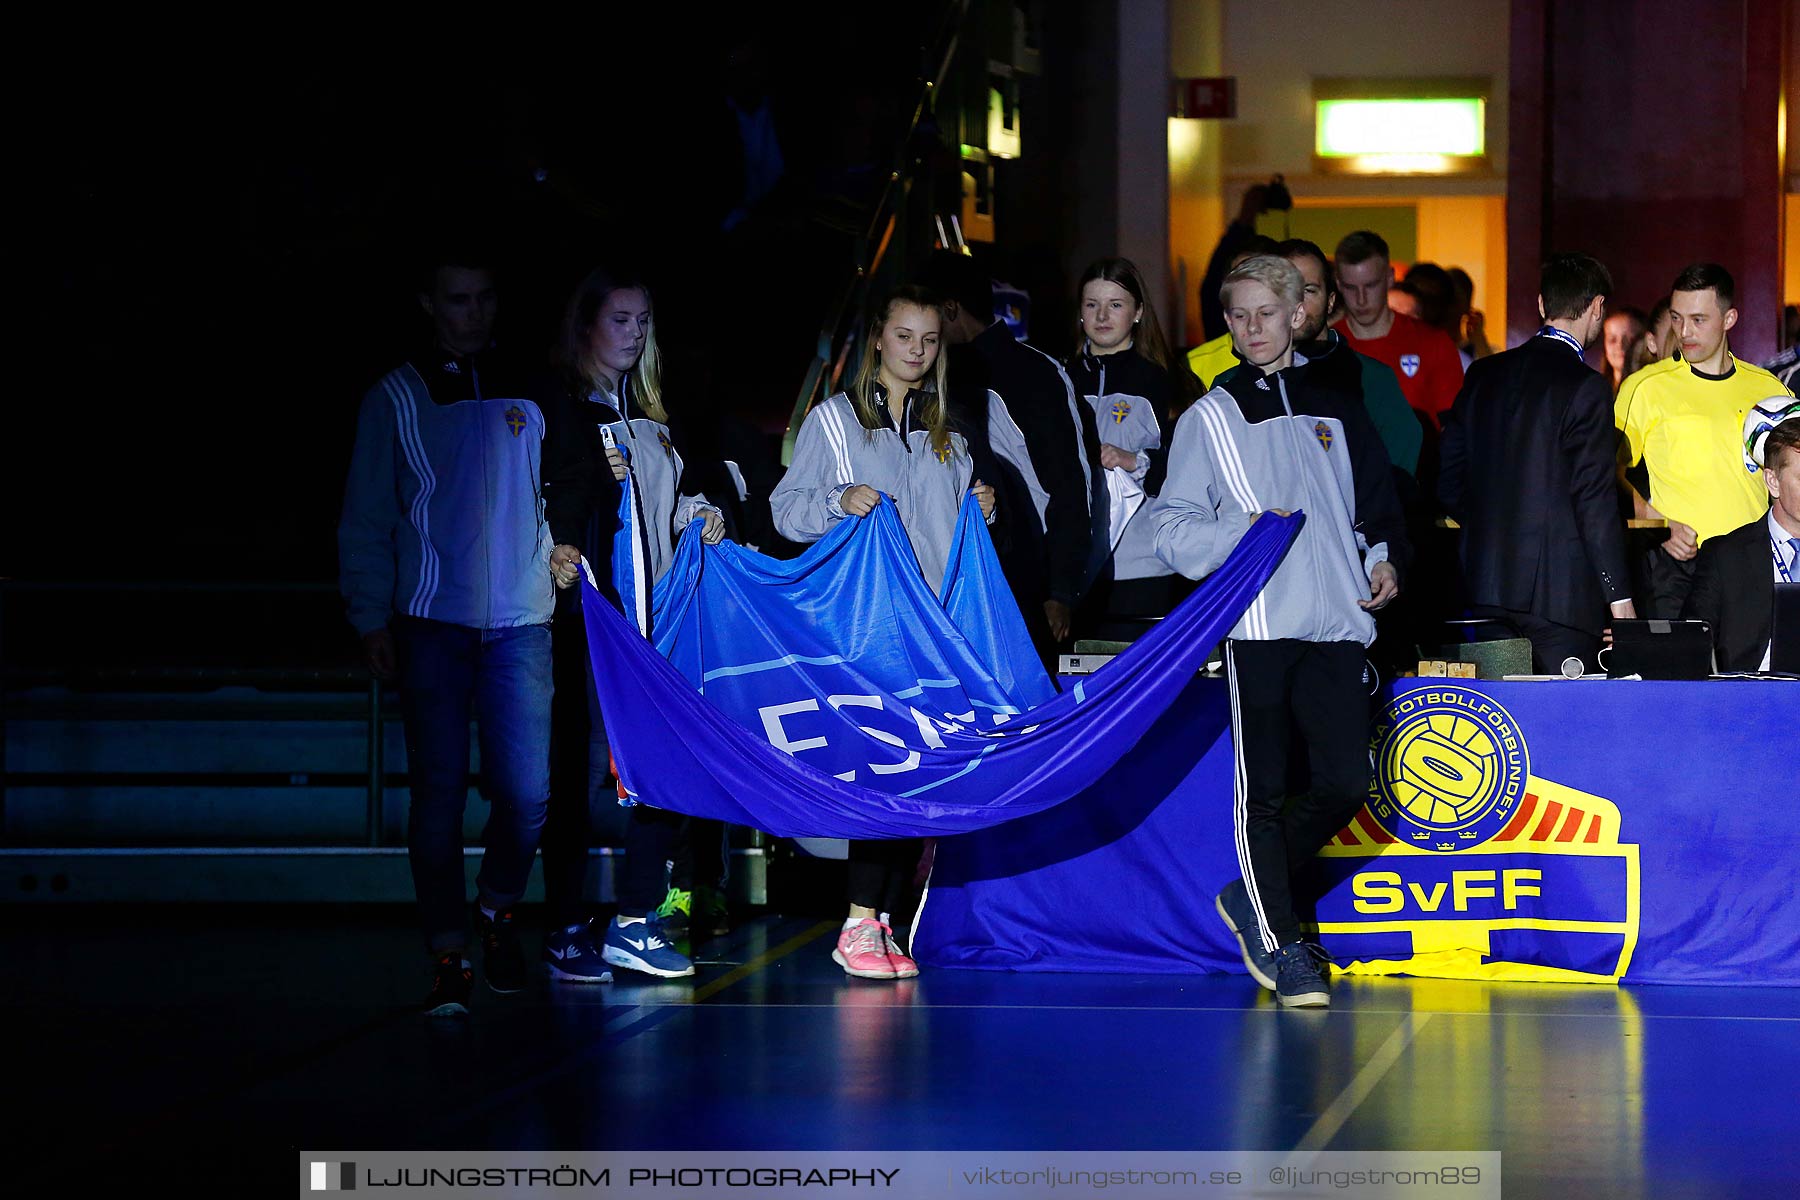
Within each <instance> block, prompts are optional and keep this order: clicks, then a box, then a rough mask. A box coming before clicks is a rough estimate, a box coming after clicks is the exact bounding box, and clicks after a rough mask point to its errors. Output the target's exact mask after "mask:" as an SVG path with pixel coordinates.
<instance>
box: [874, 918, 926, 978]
mask: <svg viewBox="0 0 1800 1200" xmlns="http://www.w3.org/2000/svg"><path fill="white" fill-rule="evenodd" d="M881 930H882V933H881V941H882V944H883V945H884V946H885V947H886V948H887V956H888V961H889V962H891V963H893V964H894V978H895V979H913V978H916V977H917V976H918V974H919V964H918V963H916V962H914V961H913V960H912V959H910V958H908V957H906V955H904V954H902V953H900V943H898V942H896V941H895V940H894V931H893V930H892V929H889V928H888V927H887V926H886V925H883V926H882V927H881Z"/></svg>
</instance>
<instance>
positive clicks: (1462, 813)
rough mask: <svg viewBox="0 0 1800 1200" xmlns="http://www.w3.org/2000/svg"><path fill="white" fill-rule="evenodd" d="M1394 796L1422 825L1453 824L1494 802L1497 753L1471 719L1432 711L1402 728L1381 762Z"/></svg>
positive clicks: (1471, 817)
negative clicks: (1384, 761) (1383, 761)
mask: <svg viewBox="0 0 1800 1200" xmlns="http://www.w3.org/2000/svg"><path fill="white" fill-rule="evenodd" d="M1385 766H1386V774H1387V778H1388V787H1389V790H1390V792H1391V793H1392V795H1393V798H1394V801H1395V802H1396V803H1397V804H1399V806H1400V807H1401V808H1402V809H1403V810H1405V812H1406V814H1407V815H1408V816H1410V817H1411V818H1412V819H1413V820H1415V821H1417V822H1418V823H1419V824H1421V825H1426V826H1430V827H1432V828H1436V829H1453V828H1456V827H1457V826H1460V825H1466V824H1468V823H1469V822H1470V821H1473V820H1474V819H1475V818H1476V817H1478V816H1480V815H1481V814H1482V812H1483V811H1485V810H1486V809H1487V808H1488V806H1489V805H1491V804H1492V803H1493V801H1494V797H1495V796H1496V795H1497V794H1498V791H1499V788H1498V784H1499V782H1500V753H1499V750H1498V748H1497V747H1496V746H1495V745H1494V740H1493V738H1491V737H1490V736H1489V735H1488V732H1487V730H1485V729H1483V728H1482V727H1481V726H1480V725H1478V724H1476V723H1475V722H1474V721H1471V720H1468V719H1467V718H1465V717H1461V716H1457V715H1455V714H1453V713H1434V714H1432V715H1431V716H1428V717H1424V718H1422V719H1420V720H1419V721H1417V722H1415V723H1414V724H1413V725H1412V727H1411V728H1409V729H1405V730H1402V731H1401V733H1400V736H1399V737H1397V738H1395V739H1394V741H1393V743H1392V747H1391V749H1390V750H1389V751H1388V761H1387V763H1386V764H1385Z"/></svg>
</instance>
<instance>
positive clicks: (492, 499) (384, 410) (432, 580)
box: [338, 351, 555, 634]
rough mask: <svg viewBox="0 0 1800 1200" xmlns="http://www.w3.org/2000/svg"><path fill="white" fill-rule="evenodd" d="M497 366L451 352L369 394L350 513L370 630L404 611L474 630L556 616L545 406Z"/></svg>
mask: <svg viewBox="0 0 1800 1200" xmlns="http://www.w3.org/2000/svg"><path fill="white" fill-rule="evenodd" d="M484 372H485V373H487V374H488V375H489V378H487V379H484V378H483V375H484ZM498 378H500V377H499V376H497V375H495V374H494V372H492V371H490V370H489V365H488V363H487V362H486V361H484V360H483V359H480V358H457V357H455V356H453V355H450V354H448V353H447V352H443V351H438V352H435V353H431V354H425V355H420V356H417V357H415V358H414V359H413V360H412V361H411V362H408V363H406V364H405V365H403V366H401V367H398V368H396V369H395V370H393V371H390V372H389V373H388V374H387V375H385V376H383V377H382V379H381V380H380V382H378V383H377V384H376V385H375V386H374V387H373V388H372V389H370V391H369V393H368V395H366V396H364V397H363V402H362V409H361V412H360V414H359V415H358V417H357V425H356V448H355V451H354V452H353V454H352V457H351V461H350V474H349V477H348V479H347V480H346V482H345V485H344V508H343V513H342V516H341V517H340V519H339V521H338V582H339V588H340V590H341V591H342V593H343V596H344V602H345V606H346V608H347V609H348V613H349V617H350V623H351V624H352V625H353V626H355V627H356V631H357V633H359V634H366V633H369V632H371V631H373V630H376V629H379V628H381V627H383V626H384V625H386V624H387V623H388V621H389V619H390V618H391V617H393V616H395V615H397V614H398V615H403V616H411V617H425V618H429V619H431V620H434V621H445V622H448V623H450V624H453V625H466V626H469V627H471V628H475V629H506V628H512V627H515V626H521V625H540V624H543V623H544V622H546V621H548V620H550V616H551V612H552V610H553V609H554V608H555V583H554V581H553V579H552V578H551V575H550V550H551V546H552V545H553V539H552V537H551V534H550V525H549V522H548V520H547V518H546V515H545V509H544V498H543V486H542V484H543V478H542V448H543V442H544V417H543V413H542V412H541V411H540V409H539V408H538V406H537V404H536V403H535V402H534V401H531V400H528V399H525V398H524V397H523V394H522V391H521V390H520V389H516V388H512V387H510V386H507V385H504V384H503V385H501V386H499V387H498V388H495V387H492V386H491V385H492V384H493V383H494V382H495V380H496V379H498Z"/></svg>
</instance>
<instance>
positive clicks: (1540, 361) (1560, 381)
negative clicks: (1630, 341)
mask: <svg viewBox="0 0 1800 1200" xmlns="http://www.w3.org/2000/svg"><path fill="white" fill-rule="evenodd" d="M1538 280H1539V282H1538V310H1539V312H1540V313H1541V314H1542V316H1543V318H1544V327H1543V328H1542V329H1540V330H1539V331H1538V333H1537V336H1536V337H1533V338H1532V339H1530V340H1529V341H1527V342H1526V343H1525V344H1524V345H1522V346H1519V347H1518V348H1516V349H1513V350H1508V351H1505V352H1504V353H1501V354H1496V355H1493V356H1491V357H1489V358H1484V359H1481V360H1479V361H1478V362H1476V363H1475V365H1474V366H1472V367H1471V368H1470V369H1469V374H1468V376H1467V378H1466V379H1465V380H1464V381H1463V386H1462V390H1461V391H1460V392H1459V393H1458V394H1457V397H1456V402H1455V403H1454V404H1453V405H1452V406H1451V408H1450V412H1449V414H1448V415H1447V418H1446V420H1445V422H1444V438H1443V464H1442V468H1441V474H1440V476H1439V479H1438V498H1439V499H1440V500H1441V501H1443V504H1444V507H1445V509H1446V510H1448V511H1449V513H1450V515H1451V516H1453V517H1455V518H1456V520H1457V522H1458V523H1459V524H1461V525H1462V527H1463V535H1462V536H1463V545H1462V560H1463V570H1464V575H1465V581H1466V583H1467V587H1468V593H1469V600H1470V603H1471V605H1472V611H1473V613H1474V614H1475V615H1476V616H1480V617H1487V618H1489V619H1491V620H1492V621H1494V623H1495V624H1497V625H1500V626H1502V627H1504V628H1506V629H1508V630H1511V631H1512V632H1513V633H1514V634H1516V635H1517V636H1520V637H1526V638H1530V639H1531V649H1532V661H1533V664H1534V666H1535V668H1536V669H1537V670H1538V671H1539V672H1542V673H1545V674H1552V673H1555V672H1556V671H1558V670H1559V669H1560V668H1561V666H1562V664H1563V662H1564V661H1565V660H1567V659H1571V658H1573V659H1577V660H1579V661H1580V662H1581V663H1582V664H1583V665H1584V666H1585V667H1590V668H1591V667H1592V666H1593V665H1594V656H1595V655H1596V654H1597V653H1598V652H1599V649H1600V641H1601V633H1602V631H1603V630H1604V629H1605V627H1606V625H1607V623H1608V616H1609V613H1610V615H1611V616H1612V617H1635V616H1636V615H1637V612H1636V610H1635V609H1634V608H1633V607H1632V603H1631V582H1630V578H1629V576H1628V575H1627V573H1626V570H1625V545H1624V535H1623V532H1622V531H1621V530H1620V528H1619V520H1618V505H1617V502H1616V500H1615V499H1614V495H1613V475H1614V471H1613V435H1612V429H1611V425H1612V404H1611V400H1610V398H1609V397H1608V396H1607V393H1606V381H1605V380H1604V379H1602V378H1601V376H1600V375H1599V374H1598V373H1596V372H1595V371H1593V370H1591V369H1590V368H1589V367H1588V365H1587V364H1586V362H1584V361H1583V359H1582V354H1583V352H1584V351H1585V350H1586V348H1587V347H1588V346H1591V345H1593V344H1594V342H1595V341H1596V340H1597V339H1598V338H1599V337H1600V333H1601V329H1602V327H1603V325H1604V323H1605V320H1606V295H1607V293H1609V292H1611V291H1612V276H1611V275H1610V274H1609V273H1608V272H1607V270H1606V268H1605V267H1604V266H1603V265H1601V264H1600V263H1599V262H1597V261H1596V260H1594V259H1592V258H1590V257H1588V256H1587V255H1585V254H1558V255H1555V256H1553V257H1552V258H1551V259H1550V261H1549V262H1547V263H1545V264H1544V267H1543V270H1542V272H1541V273H1540V275H1539V277H1538Z"/></svg>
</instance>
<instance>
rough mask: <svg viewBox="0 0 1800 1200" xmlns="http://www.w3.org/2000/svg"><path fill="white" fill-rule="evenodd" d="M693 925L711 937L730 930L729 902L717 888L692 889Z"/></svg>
mask: <svg viewBox="0 0 1800 1200" xmlns="http://www.w3.org/2000/svg"><path fill="white" fill-rule="evenodd" d="M694 908H695V909H696V910H697V911H696V912H695V914H694V926H695V928H697V929H700V930H702V931H703V932H705V933H709V934H711V935H712V936H713V937H724V936H725V935H726V934H728V933H730V932H731V902H730V901H729V900H727V899H726V897H725V893H724V892H723V891H721V890H720V889H719V888H710V887H709V888H695V889H694Z"/></svg>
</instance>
